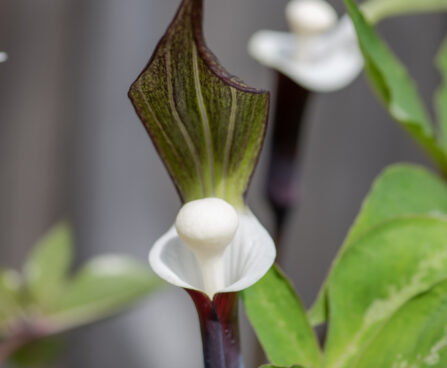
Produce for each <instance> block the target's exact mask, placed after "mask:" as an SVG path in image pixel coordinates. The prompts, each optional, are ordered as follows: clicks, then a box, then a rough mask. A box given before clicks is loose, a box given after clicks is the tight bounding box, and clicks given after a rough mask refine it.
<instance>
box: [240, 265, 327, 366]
mask: <svg viewBox="0 0 447 368" xmlns="http://www.w3.org/2000/svg"><path fill="white" fill-rule="evenodd" d="M242 300H243V302H244V305H245V310H246V312H247V315H248V318H249V320H250V322H251V324H252V326H253V327H254V329H255V332H256V335H257V336H258V338H259V340H260V342H261V344H262V346H263V348H264V350H265V352H266V354H267V357H268V359H269V361H270V362H272V363H273V364H276V365H279V366H290V365H293V364H303V365H305V366H306V367H312V368H316V367H319V366H320V362H321V352H320V349H319V346H318V342H317V340H316V337H315V334H314V331H313V330H312V327H311V326H310V324H309V322H308V320H307V317H306V311H305V309H304V308H303V306H302V304H301V301H300V300H299V298H298V296H297V295H296V293H295V291H294V289H293V287H292V285H291V284H290V282H289V281H288V280H287V278H286V277H285V276H284V275H283V274H282V273H281V272H280V271H279V269H278V268H276V267H273V268H272V269H271V270H270V271H269V272H268V273H267V274H266V275H265V276H264V278H263V279H261V281H259V282H258V283H257V284H255V285H254V286H252V287H250V288H249V289H247V290H244V291H243V292H242Z"/></svg>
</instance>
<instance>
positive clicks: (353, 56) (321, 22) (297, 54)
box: [249, 0, 447, 92]
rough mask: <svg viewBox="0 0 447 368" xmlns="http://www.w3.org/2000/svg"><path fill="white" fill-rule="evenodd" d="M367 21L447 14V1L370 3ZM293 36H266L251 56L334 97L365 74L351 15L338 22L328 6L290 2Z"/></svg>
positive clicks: (257, 38)
mask: <svg viewBox="0 0 447 368" xmlns="http://www.w3.org/2000/svg"><path fill="white" fill-rule="evenodd" d="M362 9H363V12H364V13H365V15H366V17H367V18H368V20H369V21H370V22H372V23H377V22H379V21H381V20H382V19H385V18H388V17H391V16H397V15H402V14H411V13H423V12H432V11H439V10H447V2H446V1H445V0H368V1H365V2H364V3H362ZM286 17H287V20H288V22H289V25H290V32H277V31H269V30H263V31H259V32H257V33H256V34H255V35H253V37H252V38H251V40H250V43H249V52H250V54H251V55H252V56H253V57H254V58H255V59H256V60H258V61H259V62H260V63H261V64H263V65H266V66H268V67H270V68H273V69H275V70H278V71H279V72H280V73H282V74H284V75H286V76H287V77H289V78H290V79H291V80H293V81H294V82H295V83H297V84H299V85H300V86H302V87H304V88H306V89H308V90H309V91H312V92H332V91H337V90H340V89H343V88H345V87H346V86H348V85H350V84H351V83H352V82H353V81H354V80H355V79H356V78H357V76H358V75H360V73H361V71H362V70H363V66H364V62H363V57H362V53H361V51H360V49H359V47H358V41H357V36H356V33H355V29H354V27H353V25H352V21H351V19H350V17H349V16H348V15H346V14H345V15H343V16H342V17H340V18H338V16H337V13H336V12H335V10H334V8H333V7H332V6H331V5H330V4H329V2H327V1H326V0H291V1H290V2H289V3H288V5H287V7H286Z"/></svg>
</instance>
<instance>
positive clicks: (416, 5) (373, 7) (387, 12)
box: [362, 0, 447, 23]
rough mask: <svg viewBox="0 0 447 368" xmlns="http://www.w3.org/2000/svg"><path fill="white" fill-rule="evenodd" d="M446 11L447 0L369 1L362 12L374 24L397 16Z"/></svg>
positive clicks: (363, 6)
mask: <svg viewBox="0 0 447 368" xmlns="http://www.w3.org/2000/svg"><path fill="white" fill-rule="evenodd" d="M446 10H447V0H369V1H366V2H364V3H363V4H362V11H363V12H364V14H365V15H366V16H367V18H368V20H369V21H370V22H372V23H376V22H378V21H380V20H382V19H385V18H388V17H393V16H397V15H404V14H420V13H430V12H438V11H446Z"/></svg>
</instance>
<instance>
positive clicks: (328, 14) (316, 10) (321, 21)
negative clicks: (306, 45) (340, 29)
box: [286, 0, 338, 36]
mask: <svg viewBox="0 0 447 368" xmlns="http://www.w3.org/2000/svg"><path fill="white" fill-rule="evenodd" d="M286 16H287V20H288V22H289V26H290V28H291V30H292V32H294V33H295V34H296V35H298V36H314V35H319V34H321V33H325V32H327V31H329V30H330V29H331V28H333V27H334V26H335V25H336V24H337V18H338V17H337V12H336V11H335V9H334V8H333V7H332V6H331V5H330V4H329V3H328V2H327V1H325V0H291V1H290V2H289V3H288V4H287V7H286Z"/></svg>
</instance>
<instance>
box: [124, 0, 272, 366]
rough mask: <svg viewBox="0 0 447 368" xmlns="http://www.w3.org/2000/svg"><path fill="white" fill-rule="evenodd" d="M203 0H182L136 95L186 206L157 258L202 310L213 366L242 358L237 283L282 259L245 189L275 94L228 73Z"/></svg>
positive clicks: (247, 282) (241, 285) (153, 260)
mask: <svg viewBox="0 0 447 368" xmlns="http://www.w3.org/2000/svg"><path fill="white" fill-rule="evenodd" d="M202 21H203V0H183V1H182V3H181V5H180V8H179V10H178V12H177V14H176V16H175V18H174V20H173V22H172V23H171V25H170V26H169V28H168V29H167V31H166V33H165V35H164V36H163V38H162V40H161V41H160V43H159V45H158V47H157V49H156V51H155V53H154V55H153V56H152V58H151V60H150V62H149V64H148V65H147V66H146V68H145V69H144V70H143V72H142V73H141V74H140V76H139V77H138V79H137V80H136V81H135V82H134V83H133V84H132V86H131V89H130V91H129V97H130V98H131V100H132V103H133V105H134V107H135V110H136V112H137V114H138V116H139V117H140V119H141V120H142V122H143V124H144V126H145V127H146V129H147V131H148V133H149V135H150V137H151V138H152V141H153V143H154V145H155V146H156V148H157V150H158V153H159V154H160V156H161V158H162V160H163V162H164V164H165V166H166V168H167V170H168V172H169V174H170V176H171V178H172V180H173V182H174V184H175V186H176V188H177V191H178V193H179V195H180V198H181V201H182V203H183V206H182V208H181V210H180V212H179V214H178V216H177V219H176V221H173V222H174V224H173V225H172V227H171V228H170V229H169V230H168V232H167V233H166V234H165V235H163V236H162V237H161V238H160V239H159V240H158V241H157V242H156V244H155V245H154V246H153V248H152V249H151V251H150V256H149V258H150V264H151V266H152V268H153V269H154V271H155V272H156V273H157V274H158V275H159V276H160V277H162V278H163V279H165V280H166V281H168V282H170V283H171V284H174V285H176V286H179V287H182V288H185V289H186V290H187V291H188V292H189V293H190V295H191V296H192V298H193V300H194V302H195V304H196V306H197V310H198V313H199V317H200V321H201V326H202V336H203V342H204V353H205V365H206V366H207V367H211V366H212V367H240V366H241V364H242V361H241V358H240V354H239V346H238V344H237V341H238V333H237V318H236V317H237V313H236V312H237V292H238V291H240V290H243V289H245V288H247V287H249V286H251V285H253V284H254V283H255V282H256V281H258V280H259V279H260V278H261V277H262V276H263V275H264V274H265V273H266V272H267V271H268V270H269V268H270V267H271V266H272V264H273V262H274V259H275V247H274V243H273V241H272V239H271V237H270V236H269V234H268V233H267V231H266V230H265V229H264V227H263V226H262V225H261V224H260V222H259V221H258V220H257V219H256V217H255V216H254V215H253V213H252V212H251V211H250V210H249V208H248V207H247V206H246V204H245V200H244V196H245V193H246V191H247V187H248V184H249V182H250V178H251V176H252V173H253V171H254V168H255V166H256V163H257V160H258V156H259V152H260V150H261V147H262V143H263V140H264V135H265V130H266V122H267V116H268V110H269V94H268V93H267V92H265V91H262V90H258V89H255V88H251V87H249V86H247V85H246V84H244V83H243V82H242V81H240V80H239V79H238V78H236V77H234V76H231V75H230V74H229V73H227V72H226V71H225V70H224V69H223V68H222V66H221V65H220V64H219V63H218V61H217V59H216V58H215V57H214V55H213V54H212V53H211V52H210V50H209V49H208V48H207V47H206V45H205V42H204V38H203V32H202Z"/></svg>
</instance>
